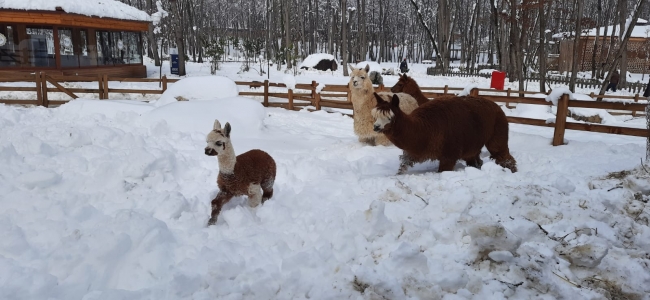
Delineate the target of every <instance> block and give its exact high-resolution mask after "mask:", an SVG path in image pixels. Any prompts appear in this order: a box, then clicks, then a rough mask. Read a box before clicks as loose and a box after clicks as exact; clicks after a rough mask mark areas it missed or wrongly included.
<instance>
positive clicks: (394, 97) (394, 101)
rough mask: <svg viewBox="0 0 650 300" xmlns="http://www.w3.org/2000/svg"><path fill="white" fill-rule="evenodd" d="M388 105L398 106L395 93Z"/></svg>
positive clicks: (397, 97)
mask: <svg viewBox="0 0 650 300" xmlns="http://www.w3.org/2000/svg"><path fill="white" fill-rule="evenodd" d="M390 105H392V106H394V107H399V96H397V94H393V99H392V100H391V101H390Z"/></svg>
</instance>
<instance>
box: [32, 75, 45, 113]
mask: <svg viewBox="0 0 650 300" xmlns="http://www.w3.org/2000/svg"><path fill="white" fill-rule="evenodd" d="M41 76H42V75H41V73H40V72H35V73H34V77H35V78H34V79H35V82H36V101H37V102H38V105H39V106H45V103H43V81H42V77H41Z"/></svg>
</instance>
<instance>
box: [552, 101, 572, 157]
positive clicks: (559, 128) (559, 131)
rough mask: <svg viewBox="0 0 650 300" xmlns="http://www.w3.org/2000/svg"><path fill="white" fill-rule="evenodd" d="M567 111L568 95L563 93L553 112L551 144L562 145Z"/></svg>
mask: <svg viewBox="0 0 650 300" xmlns="http://www.w3.org/2000/svg"><path fill="white" fill-rule="evenodd" d="M568 113H569V95H568V94H564V95H562V97H560V99H559V100H558V103H557V113H556V114H555V132H554V133H553V146H560V145H564V131H565V130H566V117H567V115H568Z"/></svg>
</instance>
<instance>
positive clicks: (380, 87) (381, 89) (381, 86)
mask: <svg viewBox="0 0 650 300" xmlns="http://www.w3.org/2000/svg"><path fill="white" fill-rule="evenodd" d="M379 91H380V92H383V91H384V84H383V83H382V84H380V85H379Z"/></svg>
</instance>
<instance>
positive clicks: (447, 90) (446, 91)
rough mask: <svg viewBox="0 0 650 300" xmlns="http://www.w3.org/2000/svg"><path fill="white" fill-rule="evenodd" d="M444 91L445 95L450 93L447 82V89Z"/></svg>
mask: <svg viewBox="0 0 650 300" xmlns="http://www.w3.org/2000/svg"><path fill="white" fill-rule="evenodd" d="M443 93H444V94H445V95H446V94H447V93H449V86H448V85H446V84H445V89H444V92H443Z"/></svg>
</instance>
